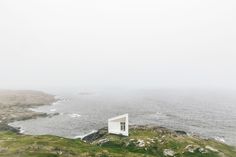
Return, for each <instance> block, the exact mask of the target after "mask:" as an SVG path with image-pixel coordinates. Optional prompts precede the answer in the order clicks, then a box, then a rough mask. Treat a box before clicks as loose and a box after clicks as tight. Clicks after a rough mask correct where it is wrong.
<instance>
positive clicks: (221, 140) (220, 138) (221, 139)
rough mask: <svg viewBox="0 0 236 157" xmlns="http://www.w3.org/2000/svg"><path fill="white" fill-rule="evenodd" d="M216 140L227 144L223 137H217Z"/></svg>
mask: <svg viewBox="0 0 236 157" xmlns="http://www.w3.org/2000/svg"><path fill="white" fill-rule="evenodd" d="M214 139H215V140H216V141H219V142H222V143H225V139H224V138H223V137H219V136H217V137H215V138H214Z"/></svg>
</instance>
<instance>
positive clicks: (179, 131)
mask: <svg viewBox="0 0 236 157" xmlns="http://www.w3.org/2000/svg"><path fill="white" fill-rule="evenodd" d="M175 133H176V134H178V135H187V133H186V132H185V131H181V130H175Z"/></svg>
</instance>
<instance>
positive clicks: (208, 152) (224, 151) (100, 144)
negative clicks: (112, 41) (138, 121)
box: [0, 90, 236, 157]
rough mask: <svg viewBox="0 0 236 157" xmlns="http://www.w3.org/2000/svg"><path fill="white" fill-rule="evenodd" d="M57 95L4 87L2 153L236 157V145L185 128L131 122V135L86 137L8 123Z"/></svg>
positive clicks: (20, 156)
mask: <svg viewBox="0 0 236 157" xmlns="http://www.w3.org/2000/svg"><path fill="white" fill-rule="evenodd" d="M55 101H57V100H56V99H55V97H54V96H53V95H50V94H46V93H43V92H39V91H10V90H1V91H0V157H14V156H17V157H59V156H62V157H78V156H101V157H106V156H121V157H123V156H157V157H168V156H169V157H171V156H173V157H235V156H236V148H235V146H229V145H227V144H225V143H221V142H219V141H216V140H214V139H206V138H202V137H199V136H196V135H189V134H187V133H186V132H185V131H176V130H170V129H167V128H163V127H159V126H149V125H145V126H140V125H131V126H130V129H129V136H121V135H113V134H108V132H107V128H106V127H104V128H101V129H99V130H98V131H97V132H95V133H92V134H89V135H87V136H85V137H83V138H82V139H68V138H64V137H58V136H53V135H39V136H36V135H24V134H21V133H20V132H19V128H13V127H11V126H9V125H8V124H9V123H11V122H13V121H18V120H26V119H31V118H37V117H42V116H49V115H48V114H46V113H36V112H33V111H32V110H29V108H34V107H38V106H41V105H50V104H51V103H53V102H55Z"/></svg>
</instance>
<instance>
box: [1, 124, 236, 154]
mask: <svg viewBox="0 0 236 157" xmlns="http://www.w3.org/2000/svg"><path fill="white" fill-rule="evenodd" d="M188 145H191V146H193V147H194V149H193V152H189V151H188V150H186V147H187V146H188ZM206 146H210V147H211V148H214V149H216V150H217V152H215V151H212V150H210V149H207V148H206ZM200 148H202V149H203V150H204V151H203V152H201V151H200V150H199V149H200ZM165 149H169V150H172V151H173V152H174V156H176V157H235V156H236V151H235V148H234V147H231V146H228V145H226V144H223V143H219V142H217V141H214V140H204V139H200V138H198V137H194V136H187V135H177V134H174V133H171V132H168V131H163V130H158V129H150V128H149V129H131V130H130V136H129V137H123V136H119V135H110V134H107V133H105V134H104V135H103V136H102V137H100V138H99V139H96V140H95V141H93V142H91V143H87V142H84V141H82V140H80V139H66V138H62V137H57V136H51V135H43V136H30V135H20V134H16V133H12V132H0V157H15V156H16V157H59V156H65V157H67V156H68V157H78V156H100V157H107V156H127V157H132V156H145V157H148V156H157V157H163V156H164V154H163V152H164V150H165Z"/></svg>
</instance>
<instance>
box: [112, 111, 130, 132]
mask: <svg viewBox="0 0 236 157" xmlns="http://www.w3.org/2000/svg"><path fill="white" fill-rule="evenodd" d="M108 133H111V134H117V135H124V136H129V121H128V114H124V115H120V116H117V117H113V118H110V119H108Z"/></svg>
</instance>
